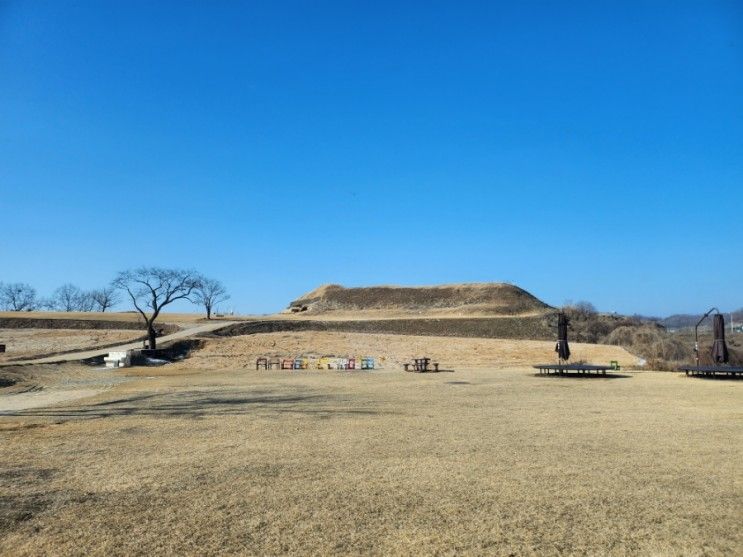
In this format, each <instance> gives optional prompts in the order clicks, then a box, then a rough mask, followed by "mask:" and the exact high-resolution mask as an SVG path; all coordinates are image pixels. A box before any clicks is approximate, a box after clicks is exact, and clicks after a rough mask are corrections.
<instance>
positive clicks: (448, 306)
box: [287, 283, 552, 316]
mask: <svg viewBox="0 0 743 557" xmlns="http://www.w3.org/2000/svg"><path fill="white" fill-rule="evenodd" d="M551 309H552V308H550V306H548V305H547V304H545V303H544V302H542V301H541V300H539V299H537V298H536V297H534V296H532V295H531V294H529V293H528V292H527V291H526V290H523V289H521V288H519V287H517V286H513V285H510V284H501V283H482V284H447V285H441V286H419V287H403V286H370V287H360V288H345V287H343V286H340V285H337V284H329V285H323V286H321V287H320V288H317V289H315V290H313V291H312V292H308V293H307V294H305V295H303V296H301V297H299V298H298V299H296V300H294V301H293V302H291V304H289V308H288V310H287V311H289V312H291V313H299V312H308V313H312V314H324V313H333V314H342V313H346V314H351V313H353V314H358V313H360V312H363V313H367V314H368V313H371V314H374V315H376V316H381V314H389V315H390V316H396V315H425V316H476V315H480V316H497V315H509V316H513V315H535V314H542V313H544V312H546V311H549V310H551Z"/></svg>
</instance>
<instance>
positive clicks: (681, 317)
mask: <svg viewBox="0 0 743 557" xmlns="http://www.w3.org/2000/svg"><path fill="white" fill-rule="evenodd" d="M730 313H731V312H728V311H724V312H723V315H724V316H725V324H726V325H727V326H730ZM732 314H733V320H734V321H735V323H736V325H740V324H741V323H743V309H739V310H737V311H734V312H732ZM702 315H704V314H703V313H699V314H677V315H671V316H669V317H666V318H664V319H660V320H659V321H658V323H660V324H661V325H663V326H664V327H665V328H666V329H683V328H685V327H694V326H695V325H696V324H697V323H698V322H699V320H700V319H701V318H702ZM702 326H703V327H711V326H712V320H711V319H710V320H707V321H705V322H704V323H703V324H702Z"/></svg>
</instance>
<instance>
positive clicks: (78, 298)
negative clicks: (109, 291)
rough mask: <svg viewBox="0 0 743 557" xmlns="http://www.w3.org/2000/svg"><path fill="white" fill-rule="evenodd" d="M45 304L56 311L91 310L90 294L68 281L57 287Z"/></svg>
mask: <svg viewBox="0 0 743 557" xmlns="http://www.w3.org/2000/svg"><path fill="white" fill-rule="evenodd" d="M47 305H48V307H49V308H50V309H55V310H57V311H91V310H92V309H93V301H92V299H91V298H90V294H89V293H87V292H83V291H82V290H80V288H78V287H77V286H75V285H74V284H70V283H67V284H63V285H62V286H60V287H59V288H57V289H56V290H55V291H54V293H53V294H52V297H51V299H50V300H49V301H48V303H47Z"/></svg>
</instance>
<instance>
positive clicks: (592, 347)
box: [177, 331, 638, 370]
mask: <svg viewBox="0 0 743 557" xmlns="http://www.w3.org/2000/svg"><path fill="white" fill-rule="evenodd" d="M570 349H571V351H572V359H573V360H574V361H580V360H585V361H591V362H598V363H605V364H607V363H609V362H610V361H611V360H616V361H618V362H619V363H620V364H621V365H622V366H624V367H635V366H636V364H637V361H638V358H637V357H636V356H633V355H632V354H630V353H629V352H627V351H626V350H624V349H623V348H621V347H619V346H609V345H601V344H584V343H579V342H575V343H571V344H570ZM324 355H332V356H343V357H345V356H372V357H374V358H376V360H377V362H378V363H380V364H381V365H382V366H383V367H385V368H389V369H402V364H403V363H404V362H410V361H411V359H412V358H415V357H420V356H422V355H428V356H430V357H431V358H433V360H432V361H434V362H438V363H440V364H441V367H442V369H443V368H446V369H458V368H460V367H486V368H490V369H503V368H509V367H511V368H512V367H514V366H530V365H532V364H535V363H549V362H554V361H555V343H554V341H542V340H512V339H491V338H457V337H435V336H408V335H384V334H368V333H337V332H325V331H304V332H281V333H266V334H256V335H242V336H235V337H226V338H216V339H209V342H208V343H207V344H206V346H205V347H204V348H203V349H201V350H198V351H196V352H194V353H192V355H191V358H190V359H189V360H187V361H184V362H182V363H180V364H177V365H178V366H186V367H193V366H197V367H198V368H199V369H205V370H206V369H219V368H223V367H228V368H230V367H232V368H234V367H235V365H244V366H245V367H254V366H255V360H256V358H258V357H259V356H277V357H280V358H289V357H296V356H311V357H320V356H324Z"/></svg>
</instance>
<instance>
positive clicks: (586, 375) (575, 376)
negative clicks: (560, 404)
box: [533, 373, 632, 379]
mask: <svg viewBox="0 0 743 557" xmlns="http://www.w3.org/2000/svg"><path fill="white" fill-rule="evenodd" d="M533 376H534V377H551V378H557V379H629V378H631V377H632V376H631V375H623V374H621V373H607V374H606V375H604V374H602V373H534V374H533Z"/></svg>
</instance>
